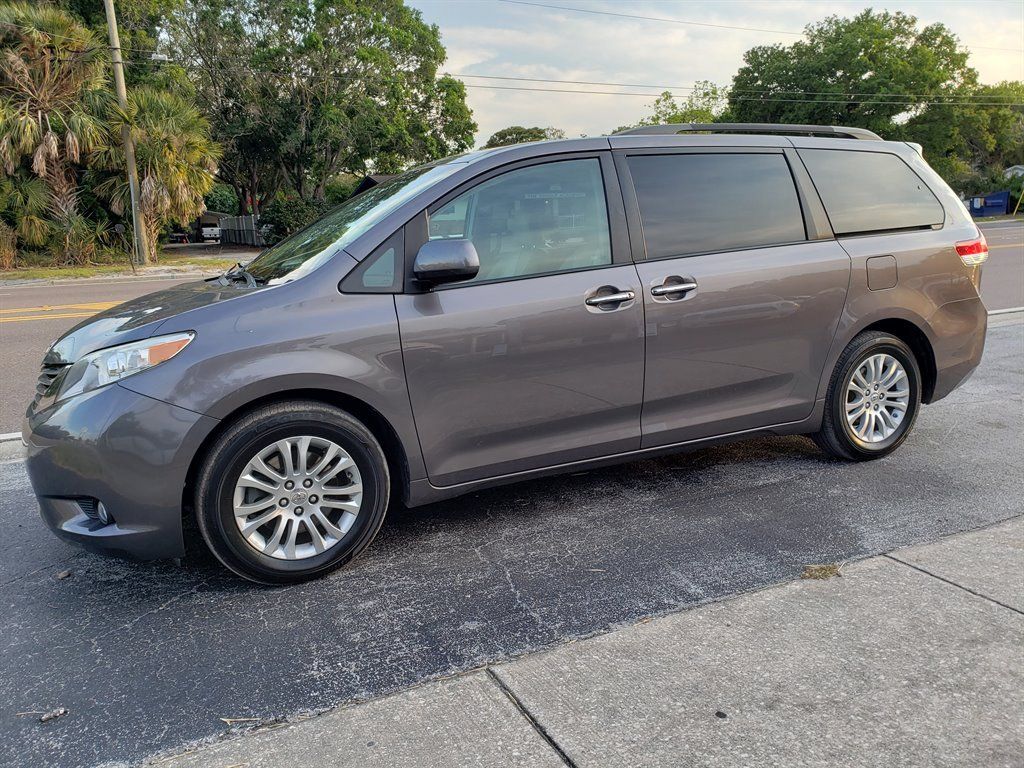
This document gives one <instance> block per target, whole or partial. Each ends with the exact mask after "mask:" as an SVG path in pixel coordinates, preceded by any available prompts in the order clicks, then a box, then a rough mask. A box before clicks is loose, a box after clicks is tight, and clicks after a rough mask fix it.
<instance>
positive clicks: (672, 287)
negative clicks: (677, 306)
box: [651, 280, 697, 296]
mask: <svg viewBox="0 0 1024 768" xmlns="http://www.w3.org/2000/svg"><path fill="white" fill-rule="evenodd" d="M696 287H697V283H695V282H693V281H692V280H687V281H685V282H682V283H662V284H661V285H656V286H654V287H653V288H651V296H675V295H676V294H680V293H689V292H690V291H692V290H694V289H695V288H696Z"/></svg>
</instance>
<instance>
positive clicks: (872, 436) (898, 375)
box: [812, 331, 921, 461]
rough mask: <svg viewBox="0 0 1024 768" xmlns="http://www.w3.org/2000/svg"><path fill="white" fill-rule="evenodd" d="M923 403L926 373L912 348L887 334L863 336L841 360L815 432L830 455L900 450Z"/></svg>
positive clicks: (853, 457) (857, 457)
mask: <svg viewBox="0 0 1024 768" xmlns="http://www.w3.org/2000/svg"><path fill="white" fill-rule="evenodd" d="M920 407H921V372H920V369H919V368H918V365H917V359H916V358H915V357H914V353H913V351H912V350H911V349H910V347H908V346H907V344H906V343H905V342H903V341H902V340H901V339H899V338H897V337H895V336H893V335H891V334H888V333H885V332H882V331H865V332H864V333H861V334H859V335H858V336H857V337H856V338H854V339H853V341H851V342H850V344H849V346H847V347H846V349H845V350H843V354H842V355H840V356H839V360H838V361H836V365H835V368H834V370H833V372H832V378H831V379H830V381H829V386H828V392H827V394H826V396H825V412H824V414H823V418H822V425H821V430H820V431H819V432H818V433H816V434H815V435H812V437H813V439H814V441H815V442H816V443H817V444H818V446H819V447H820V448H821V449H822V450H823V451H825V452H826V453H828V454H831V455H832V456H835V457H837V458H841V459H846V460H848V461H864V460H867V459H877V458H879V457H881V456H885V455H886V454H889V453H892V452H893V451H895V450H896V449H897V448H898V447H899V446H900V445H901V444H902V443H903V441H904V440H906V438H907V435H908V434H909V433H910V429H911V427H913V425H914V421H915V420H916V419H917V412H918V410H920Z"/></svg>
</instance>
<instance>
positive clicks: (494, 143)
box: [484, 125, 565, 149]
mask: <svg viewBox="0 0 1024 768" xmlns="http://www.w3.org/2000/svg"><path fill="white" fill-rule="evenodd" d="M564 138H565V131H563V130H561V129H560V128H550V127H549V128H539V127H533V128H524V127H523V126H521V125H511V126H509V127H508V128H502V129H501V130H500V131H495V132H494V133H493V134H491V138H489V139H488V140H487V143H486V144H484V149H493V148H494V147H506V146H508V145H510V144H525V143H526V142H528V141H545V140H547V139H564Z"/></svg>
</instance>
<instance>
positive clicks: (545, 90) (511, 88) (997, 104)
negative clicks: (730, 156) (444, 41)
mask: <svg viewBox="0 0 1024 768" xmlns="http://www.w3.org/2000/svg"><path fill="white" fill-rule="evenodd" d="M464 85H465V86H466V87H467V88H485V89H489V90H495V91H530V92H533V93H576V94H589V95H593V96H644V97H647V98H652V97H658V96H660V95H661V94H660V93H628V92H625V91H589V90H587V91H584V90H580V89H578V88H531V87H527V86H521V85H474V84H472V83H464ZM879 95H880V96H888V95H890V94H879ZM736 100H737V101H757V102H764V103H772V102H780V103H787V102H788V103H804V104H889V105H894V106H905V107H919V106H942V105H944V104H945V105H951V106H972V107H1024V103H1021V104H1017V103H1011V102H1006V101H992V102H988V101H878V100H876V99H816V98H815V99H777V98H760V97H757V96H738V97H737V98H736Z"/></svg>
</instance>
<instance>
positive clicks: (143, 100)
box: [90, 87, 220, 259]
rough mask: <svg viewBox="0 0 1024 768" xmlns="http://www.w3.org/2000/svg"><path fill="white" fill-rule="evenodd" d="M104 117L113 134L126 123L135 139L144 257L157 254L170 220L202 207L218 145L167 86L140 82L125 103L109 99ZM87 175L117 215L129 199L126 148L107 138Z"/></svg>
mask: <svg viewBox="0 0 1024 768" xmlns="http://www.w3.org/2000/svg"><path fill="white" fill-rule="evenodd" d="M108 115H109V116H108V118H107V120H106V121H105V122H106V123H107V127H108V130H109V131H110V132H111V134H112V136H117V135H119V132H120V131H121V128H122V126H127V127H128V129H129V131H130V133H131V136H132V139H133V141H134V142H135V158H136V162H137V164H138V168H139V180H140V187H141V200H140V201H139V207H140V209H141V211H142V218H143V221H144V222H145V227H146V242H147V247H148V249H149V251H150V253H149V254H147V256H148V258H150V259H153V258H155V256H156V250H157V238H158V236H159V234H160V230H161V229H162V228H163V227H164V226H165V225H167V224H168V223H171V222H178V223H181V224H187V223H188V222H189V221H191V220H192V219H194V218H195V217H196V216H198V215H200V214H201V213H202V212H203V211H205V210H206V205H205V203H204V202H203V197H204V196H205V195H206V193H208V192H209V191H210V190H211V189H212V188H213V183H214V174H215V173H216V171H217V159H218V158H219V157H220V148H219V147H218V146H217V145H216V144H215V143H214V142H213V140H212V139H211V138H210V124H209V123H208V122H207V121H206V119H205V118H204V117H203V116H202V115H201V114H200V113H199V111H198V110H197V109H196V108H195V107H194V106H193V105H192V104H190V103H189V102H187V101H186V100H184V99H183V98H181V97H180V96H178V95H177V94H174V93H171V92H168V91H158V90H156V89H154V88H148V87H140V88H136V89H133V90H132V91H130V92H129V94H128V107H127V109H124V110H122V109H120V108H119V107H117V106H116V105H115V104H113V103H111V104H110V106H109V107H108ZM92 165H93V168H94V169H96V170H94V171H92V172H91V175H92V178H91V179H90V181H92V182H94V183H95V186H94V191H95V192H96V194H97V196H98V197H100V198H103V199H105V200H107V201H109V203H110V207H111V210H113V211H114V213H117V214H118V215H120V214H121V213H122V212H123V211H124V210H125V209H126V208H127V207H128V205H129V204H130V197H129V190H128V183H127V180H126V179H125V178H124V176H123V173H122V172H121V169H123V168H124V150H123V147H122V146H121V144H120V143H119V142H118V141H116V140H114V139H113V138H111V139H110V140H109V141H107V142H104V143H103V144H102V145H101V146H100V148H99V149H97V150H96V151H95V152H94V153H93V155H92Z"/></svg>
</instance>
